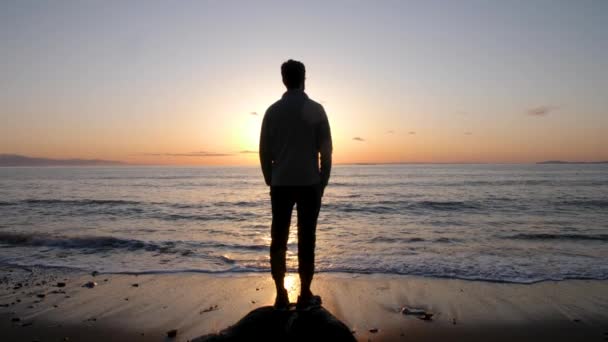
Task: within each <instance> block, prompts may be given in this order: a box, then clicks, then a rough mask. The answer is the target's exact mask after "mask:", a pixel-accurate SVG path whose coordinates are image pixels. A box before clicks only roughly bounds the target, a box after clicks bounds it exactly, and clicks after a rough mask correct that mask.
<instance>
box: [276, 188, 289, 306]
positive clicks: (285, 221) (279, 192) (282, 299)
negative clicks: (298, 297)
mask: <svg viewBox="0 0 608 342" xmlns="http://www.w3.org/2000/svg"><path fill="white" fill-rule="evenodd" d="M270 201H271V204H272V226H271V228H270V235H271V238H272V241H271V243H270V267H271V270H272V279H274V283H275V286H276V288H277V300H276V302H275V305H277V306H282V304H285V305H286V304H288V303H289V298H288V297H287V291H286V290H285V285H284V283H283V280H284V279H285V269H286V266H285V254H286V252H287V239H288V238H289V225H290V224H291V213H292V211H293V205H294V199H293V195H292V191H290V189H289V188H286V187H272V188H271V190H270Z"/></svg>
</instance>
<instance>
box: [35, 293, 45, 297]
mask: <svg viewBox="0 0 608 342" xmlns="http://www.w3.org/2000/svg"><path fill="white" fill-rule="evenodd" d="M36 297H38V298H44V297H46V295H45V294H44V293H39V294H37V295H36Z"/></svg>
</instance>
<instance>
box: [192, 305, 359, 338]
mask: <svg viewBox="0 0 608 342" xmlns="http://www.w3.org/2000/svg"><path fill="white" fill-rule="evenodd" d="M216 341H356V339H355V337H354V336H353V334H352V332H351V331H350V329H349V328H348V327H347V326H346V324H344V323H342V322H341V321H340V320H339V319H337V318H336V317H335V316H334V315H332V314H331V313H330V312H329V311H327V310H326V309H325V308H323V307H318V308H314V309H311V310H308V311H296V310H295V309H294V308H293V307H290V309H289V310H275V309H274V308H273V307H272V306H263V307H260V308H257V309H255V310H253V311H251V312H249V313H248V314H247V315H245V317H243V318H241V320H239V321H238V322H237V323H236V324H234V325H232V326H230V327H228V328H226V329H224V330H222V331H220V332H219V333H217V334H210V335H204V336H200V337H197V338H195V339H193V340H192V342H216Z"/></svg>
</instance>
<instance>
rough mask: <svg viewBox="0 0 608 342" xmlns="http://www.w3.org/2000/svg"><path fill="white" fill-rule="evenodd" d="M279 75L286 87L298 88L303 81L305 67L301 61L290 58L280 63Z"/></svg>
mask: <svg viewBox="0 0 608 342" xmlns="http://www.w3.org/2000/svg"><path fill="white" fill-rule="evenodd" d="M281 76H283V84H285V86H286V87H287V89H294V88H298V87H299V86H301V85H302V83H304V78H305V77H306V68H305V67H304V64H302V62H298V61H294V60H293V59H290V60H288V61H287V62H285V63H283V65H281Z"/></svg>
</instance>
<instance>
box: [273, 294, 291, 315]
mask: <svg viewBox="0 0 608 342" xmlns="http://www.w3.org/2000/svg"><path fill="white" fill-rule="evenodd" d="M288 307H289V295H288V294H287V290H285V289H283V290H281V291H278V292H277V298H276V299H275V300H274V308H275V310H287V308H288Z"/></svg>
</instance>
